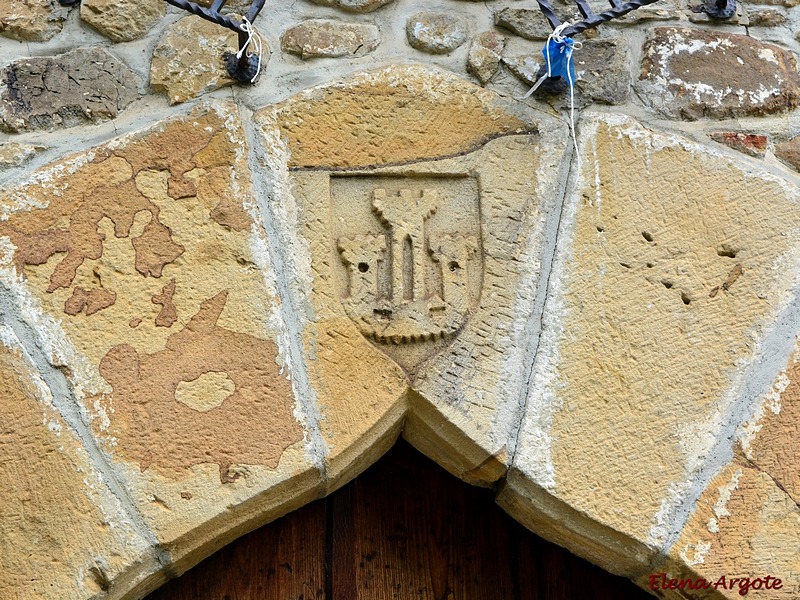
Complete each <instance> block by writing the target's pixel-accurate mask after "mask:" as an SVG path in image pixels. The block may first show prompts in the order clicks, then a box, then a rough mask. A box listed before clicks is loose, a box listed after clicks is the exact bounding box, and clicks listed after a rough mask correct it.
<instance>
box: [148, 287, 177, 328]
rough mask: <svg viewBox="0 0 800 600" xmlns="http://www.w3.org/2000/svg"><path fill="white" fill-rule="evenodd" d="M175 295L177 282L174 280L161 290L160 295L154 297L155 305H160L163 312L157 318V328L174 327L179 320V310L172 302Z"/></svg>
mask: <svg viewBox="0 0 800 600" xmlns="http://www.w3.org/2000/svg"><path fill="white" fill-rule="evenodd" d="M174 295H175V280H174V279H173V280H172V281H170V282H169V283H168V284H167V285H165V286H164V287H163V288H162V289H161V293H160V294H156V295H155V296H153V304H160V305H161V311H159V313H158V316H157V317H156V327H172V325H173V323H175V321H177V320H178V310H177V309H176V308H175V304H174V303H173V302H172V297H173V296H174Z"/></svg>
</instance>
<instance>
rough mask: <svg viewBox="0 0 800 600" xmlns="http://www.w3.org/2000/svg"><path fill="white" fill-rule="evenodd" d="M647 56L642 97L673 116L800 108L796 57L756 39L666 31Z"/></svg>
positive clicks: (657, 34)
mask: <svg viewBox="0 0 800 600" xmlns="http://www.w3.org/2000/svg"><path fill="white" fill-rule="evenodd" d="M643 53H644V58H643V59H642V72H641V75H640V77H639V82H638V88H639V91H640V95H641V97H642V99H643V100H644V102H645V103H646V104H648V105H649V106H651V107H652V108H654V109H656V110H658V111H659V112H662V113H664V114H665V115H668V116H671V117H676V118H682V119H689V120H694V119H699V118H701V117H717V118H730V117H739V116H763V115H768V114H773V113H781V112H785V111H787V110H791V109H793V108H796V107H797V106H798V105H800V75H798V72H797V61H796V59H795V57H794V56H793V55H792V54H791V53H790V52H788V51H786V50H784V49H783V48H779V47H778V46H775V45H773V44H767V43H764V42H760V41H758V40H757V39H756V38H753V37H749V36H744V35H737V34H733V33H724V32H720V31H705V30H698V29H677V28H670V27H662V28H656V29H654V30H653V32H652V35H651V37H650V39H649V40H648V41H647V42H646V43H645V45H644V49H643ZM734 74H735V76H734Z"/></svg>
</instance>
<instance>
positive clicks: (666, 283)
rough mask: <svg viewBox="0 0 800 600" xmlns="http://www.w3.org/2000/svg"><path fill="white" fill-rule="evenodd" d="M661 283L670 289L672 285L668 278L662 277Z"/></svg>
mask: <svg viewBox="0 0 800 600" xmlns="http://www.w3.org/2000/svg"><path fill="white" fill-rule="evenodd" d="M661 284H662V285H663V286H664V287H665V288H667V289H670V288H671V287H672V282H671V281H669V280H668V279H662V280H661Z"/></svg>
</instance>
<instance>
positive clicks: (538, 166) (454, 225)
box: [0, 66, 800, 598]
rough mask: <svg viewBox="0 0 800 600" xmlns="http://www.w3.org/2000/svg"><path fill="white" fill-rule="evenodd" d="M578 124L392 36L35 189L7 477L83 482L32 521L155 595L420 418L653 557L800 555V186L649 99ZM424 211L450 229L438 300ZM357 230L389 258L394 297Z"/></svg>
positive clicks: (584, 535) (62, 485) (474, 474)
mask: <svg viewBox="0 0 800 600" xmlns="http://www.w3.org/2000/svg"><path fill="white" fill-rule="evenodd" d="M570 144H571V141H570V139H569V135H568V129H567V127H566V126H565V125H564V124H563V123H561V122H559V121H557V120H556V119H554V118H552V117H550V116H547V115H545V114H543V113H540V112H537V111H535V110H533V109H531V108H529V107H527V106H523V105H521V104H519V103H517V102H514V101H511V100H508V99H506V98H502V97H500V96H498V95H497V94H494V93H492V92H489V91H487V90H484V89H482V88H478V87H477V86H474V85H473V84H470V83H468V82H465V81H464V80H462V79H460V78H458V77H456V76H454V75H451V74H446V73H444V72H440V71H435V70H430V69H427V68H423V67H417V66H393V67H388V68H385V69H382V70H379V71H375V72H370V73H366V74H361V75H357V76H354V77H352V78H350V79H348V80H346V81H343V82H340V83H336V84H332V85H328V86H323V87H321V88H316V89H313V90H309V91H306V92H302V93H300V94H298V95H297V96H294V97H293V98H291V99H289V100H287V101H285V102H282V103H280V104H277V105H273V106H269V107H266V108H263V109H262V110H260V111H258V112H257V113H256V114H255V115H254V117H253V119H252V121H251V120H250V119H242V118H241V117H240V114H239V109H237V107H236V106H234V105H232V104H225V103H207V104H203V105H200V106H199V107H197V108H195V109H194V110H193V111H192V112H191V113H190V114H187V115H184V116H181V117H179V118H176V119H172V120H169V121H167V122H164V123H161V124H159V125H158V126H156V127H154V128H152V129H150V130H147V131H145V132H142V133H139V134H136V135H133V136H129V137H126V138H123V139H121V140H117V141H114V142H112V143H109V144H106V145H104V146H101V147H98V148H94V149H92V150H91V151H87V152H84V153H81V154H77V155H75V156H73V157H70V158H67V159H64V160H63V161H60V162H59V163H57V164H55V165H51V166H49V167H44V168H43V169H41V170H40V171H38V172H37V173H36V174H34V175H32V176H31V177H30V179H29V180H27V181H24V182H21V183H19V184H18V185H16V186H14V187H12V188H10V189H7V190H3V191H2V193H0V206H2V210H3V215H4V217H5V218H4V219H3V220H1V221H0V241H1V242H2V248H3V258H2V262H0V268H1V269H2V271H0V278H1V281H2V293H1V294H0V301H2V307H3V311H2V328H1V329H0V334H2V335H0V340H2V342H3V346H4V348H5V349H4V351H3V352H4V353H3V357H4V358H3V360H4V363H3V367H2V368H3V371H2V373H3V380H2V381H3V386H4V392H5V394H4V402H8V404H9V407H10V408H9V411H8V414H10V415H12V421H13V423H14V425H12V426H10V427H9V428H8V430H7V433H6V432H4V433H5V434H6V435H8V436H9V440H10V442H9V443H6V444H4V445H2V446H0V447H2V448H3V451H4V452H6V453H7V455H8V457H9V460H8V461H4V464H6V465H10V466H6V473H5V474H6V479H8V480H9V481H10V482H12V484H11V487H10V489H11V490H12V493H11V495H10V497H12V498H19V499H20V501H21V505H24V504H25V503H24V502H22V500H23V499H25V498H29V497H30V498H32V499H33V500H32V501H33V504H32V505H31V506H32V507H33V508H32V510H34V511H35V510H45V509H46V510H50V509H51V508H52V506H53V505H58V502H57V500H56V497H57V494H56V493H55V490H58V489H63V490H67V492H66V493H65V494H64V497H65V498H68V499H69V501H68V502H66V504H65V505H64V514H63V515H61V516H58V517H57V518H54V519H53V520H44V521H41V520H39V521H37V519H26V518H22V517H21V515H20V513H19V512H13V511H12V513H11V518H12V519H15V520H17V521H21V523H23V524H24V526H21V527H20V528H19V530H17V531H16V534H15V536H14V537H13V539H10V540H9V541H8V542H7V543H9V544H11V545H12V546H14V545H15V544H18V545H19V548H28V547H29V546H30V543H31V540H32V539H38V538H37V536H43V537H44V539H46V540H47V543H49V544H51V545H52V547H53V548H55V549H57V550H58V551H59V552H62V553H64V552H65V549H66V548H70V550H69V552H67V553H66V556H67V560H65V561H63V562H62V563H61V565H60V566H59V573H58V577H57V578H56V579H54V580H53V581H56V582H57V584H58V585H59V586H61V587H60V589H63V590H64V593H65V595H66V596H74V597H93V596H96V597H109V598H123V597H133V596H136V595H138V594H141V593H143V592H145V591H147V590H149V589H152V588H153V587H154V586H156V585H158V583H159V582H161V581H163V579H164V578H165V577H166V575H167V574H171V573H175V572H181V571H183V570H185V569H187V568H189V567H190V566H191V565H193V564H195V563H196V562H198V561H199V560H200V559H202V558H203V557H205V556H207V555H209V554H210V553H211V552H213V551H215V550H216V549H217V548H219V547H220V546H221V545H223V544H224V543H226V542H227V541H229V540H231V539H233V538H235V537H237V536H238V535H241V534H242V533H244V532H245V531H248V530H250V529H252V528H254V527H256V526H257V525H259V524H261V523H264V522H266V521H268V520H271V519H274V518H277V517H278V516H280V515H282V514H284V513H286V512H288V511H290V510H292V509H293V508H296V507H298V506H301V505H303V504H305V503H307V502H308V501H310V500H311V499H314V498H317V497H319V496H321V495H325V494H327V493H329V492H331V491H332V490H334V489H336V488H337V487H339V486H341V485H343V484H344V483H346V482H347V481H349V480H351V479H352V478H353V477H355V476H356V475H357V474H358V473H359V472H361V471H362V470H363V469H365V468H366V467H367V466H369V465H370V464H372V462H374V461H375V460H376V459H377V458H378V456H380V455H381V454H382V452H383V451H384V450H385V449H386V448H388V447H389V446H391V444H392V443H393V442H394V440H395V439H396V438H397V437H398V436H399V435H401V433H402V435H403V436H404V437H405V438H406V439H408V440H409V441H410V442H411V443H412V444H413V445H415V446H416V447H417V448H418V449H419V450H421V451H422V452H423V453H425V454H426V455H428V456H430V457H431V458H433V459H434V460H435V461H436V462H437V463H439V464H440V465H442V466H443V467H444V468H446V469H447V470H448V471H450V472H451V473H453V474H455V475H456V476H458V477H460V478H461V479H463V480H465V481H467V482H469V483H472V484H476V485H484V486H495V485H498V486H499V496H498V501H499V502H500V503H501V505H502V506H503V507H504V508H505V509H506V510H507V511H508V512H509V513H510V514H511V515H512V516H513V517H514V518H516V519H517V520H519V521H520V522H521V523H523V524H525V525H526V526H528V527H530V528H531V529H533V530H534V531H537V532H539V533H540V534H542V535H544V537H547V538H549V539H553V540H555V541H557V542H558V543H560V544H562V545H564V546H566V547H568V548H570V549H571V550H573V551H574V552H576V553H577V554H579V555H582V556H585V557H587V558H589V559H590V560H592V561H593V562H595V563H597V564H600V565H601V566H603V567H604V568H606V569H608V570H610V571H612V572H615V573H618V574H623V575H626V576H628V577H630V578H632V579H634V580H635V581H637V582H638V583H640V585H643V586H646V585H648V581H649V580H648V578H649V575H650V574H651V573H654V572H659V571H665V572H669V573H675V574H676V577H677V576H678V575H680V576H684V575H685V576H686V577H694V576H700V577H705V576H708V577H709V578H711V579H714V580H716V579H717V577H714V574H716V573H718V572H719V573H720V574H730V575H734V576H736V575H740V573H739V571H744V572H746V573H752V574H753V575H754V576H759V575H761V574H762V571H764V572H763V574H764V575H766V574H770V575H773V576H776V574H784V577H785V578H786V579H787V581H788V580H789V579H790V578H791V577H793V576H795V575H797V573H798V559H797V553H796V545H793V544H792V540H796V539H797V533H798V527H800V525H798V508H797V502H796V498H797V495H796V494H797V480H796V471H795V472H788V471H786V470H785V468H784V465H785V464H787V463H788V464H796V462H795V463H792V462H791V461H792V460H795V459H796V455H795V454H792V453H793V452H794V450H793V449H792V448H791V444H789V443H788V442H787V440H789V439H790V438H791V436H792V435H793V432H794V431H796V423H797V420H796V410H795V408H794V405H795V404H796V402H795V400H794V395H795V391H794V387H793V383H792V382H793V381H794V379H793V377H794V371H793V368H794V367H793V365H794V363H793V362H792V361H790V356H791V352H792V343H793V341H794V340H793V338H792V336H787V335H785V333H782V331H781V330H780V328H779V327H777V328H776V323H782V322H784V321H787V320H788V321H789V322H792V323H794V322H795V321H794V318H795V316H796V310H797V309H796V298H795V272H796V266H797V257H798V240H797V238H796V231H798V230H800V227H798V225H799V224H798V222H797V221H798V216H797V210H796V209H797V202H798V193H797V189H796V187H794V186H793V185H792V184H790V183H789V182H788V181H786V180H784V179H780V178H778V177H776V176H774V175H770V174H768V173H766V172H765V171H764V170H763V169H761V170H759V169H758V168H756V167H753V166H752V165H749V164H742V162H741V161H740V160H738V159H732V158H730V157H727V156H724V157H723V156H720V155H719V154H718V153H716V152H713V151H710V150H709V149H708V148H705V147H703V146H701V145H699V144H696V143H693V142H691V141H690V140H688V139H686V138H682V137H678V136H675V135H673V134H665V133H659V132H654V131H652V130H649V129H647V128H645V127H644V126H642V125H641V124H639V123H638V122H637V121H635V120H634V119H632V118H630V117H627V116H624V115H620V114H606V113H587V114H585V115H584V116H583V117H582V121H581V133H580V140H579V151H580V153H581V157H582V160H581V165H582V168H583V170H582V171H581V172H580V173H572V174H571V175H569V177H568V173H567V172H566V168H565V165H569V164H570V160H569V156H568V153H569V151H570V150H569V148H570ZM174 148H182V149H184V152H182V153H180V154H178V153H175V152H173V151H172V150H173V149H174ZM617 165H624V166H625V168H624V169H619V168H617ZM715 181H724V182H725V185H724V186H717V187H714V182H715ZM376 190H382V192H381V193H377V192H376ZM709 190H710V191H709ZM434 192H435V193H434ZM396 199H399V200H396ZM391 202H395V203H398V202H400V203H402V205H403V206H407V207H409V210H407V211H396V210H395V211H391V210H389V208H387V207H388V206H389V204H390V203H391ZM378 213H380V214H378ZM390 213H392V215H391V216H390ZM414 219H416V220H414ZM412 220H413V222H412ZM395 226H397V227H398V228H400V227H401V226H402V227H404V228H406V229H408V230H411V229H413V231H414V232H416V233H415V234H414V235H416V236H417V240H416V242H415V243H417V244H418V245H417V248H418V249H422V250H424V251H425V252H427V253H428V254H427V255H426V254H424V253H422V254H421V253H420V252H417V254H416V255H415V257H414V260H415V261H419V262H415V268H414V270H413V273H414V278H415V281H414V286H415V287H414V290H415V292H414V294H413V295H410V296H409V295H403V294H399V295H395V294H394V291H395V288H393V285H395V283H393V282H397V281H402V280H403V278H402V277H394V278H392V276H391V273H392V271H391V268H390V267H391V265H390V264H389V263H390V261H392V260H395V259H396V256H395V257H393V255H392V249H391V235H390V229H391V228H392V227H395ZM645 233H646V235H645ZM382 235H385V239H386V244H384V246H386V247H387V248H388V249H384V248H383V246H381V244H374V243H372V242H374V241H375V240H376V239H378V238H379V237H380V236H382ZM370 236H371V237H370ZM420 236H424V237H426V238H427V239H426V240H425V241H423V240H422V239H420ZM370 240H372V241H370ZM345 241H346V242H347V243H344V242H345ZM345 247H347V248H348V249H349V250H348V251H352V252H354V253H356V252H361V253H363V254H364V255H365V256H366V255H369V256H370V257H371V258H370V259H369V261H373V263H370V262H369V261H365V262H367V264H375V265H376V266H375V268H376V270H377V273H375V274H373V275H374V277H375V279H374V280H372V279H370V280H369V281H368V285H369V286H374V289H372V290H371V291H370V293H369V294H367V295H366V296H359V295H358V293H356V292H355V291H354V290H357V289H362V288H363V286H362V287H359V286H354V285H353V280H352V277H355V276H356V275H355V273H354V272H353V270H352V269H351V270H349V271H348V264H350V263H349V262H348V260H349V259H348V258H347V257H346V256H344V257H343V256H342V252H343V250H342V249H343V248H345ZM720 248H721V249H722V250H720ZM732 255H733V256H732ZM456 256H458V257H460V258H458V259H453V260H451V259H452V258H453V257H456ZM358 261H359V262H361V259H358ZM449 262H455V263H457V265H458V267H457V268H454V269H453V270H452V271H450V270H449V269H447V270H445V269H441V265H442V264H443V263H447V264H449ZM356 264H358V263H356ZM381 265H382V266H381ZM462 267H463V268H462ZM367 272H368V271H367ZM416 277H419V278H420V279H419V280H416ZM664 281H668V282H669V283H670V285H667V284H665V283H664ZM362 283H363V282H362ZM715 290H716V291H715ZM401 296H402V300H401V299H400V297H401ZM687 300H688V302H687ZM701 342H702V343H701ZM765 354H766V355H767V356H768V358H767V359H764V358H763V356H764V355H765ZM787 362H790V367H789V368H788V369H789V370H788V371H786V372H784V373H783V374H782V375H778V374H779V373H781V369H783V368H784V365H785V364H786V363H787ZM689 372H691V374H692V376H691V377H689V376H687V375H686V374H687V373H689ZM773 379H775V381H776V383H775V384H774V386H773V383H772V382H773ZM770 386H773V387H770ZM767 409H770V410H769V411H768V410H767ZM42 415H44V417H42ZM773 416H774V417H773ZM39 423H42V424H43V426H40V425H39ZM30 448H34V449H35V450H36V451H35V452H32V453H29V452H27V449H30ZM32 467H33V468H32ZM26 471H29V472H35V473H37V474H41V475H40V476H39V475H36V476H31V475H30V474H29V473H26ZM23 473H25V474H23ZM76 473H80V475H79V476H78V477H76ZM48 498H49V499H51V500H52V502H51V500H48V501H47V502H45V503H44V504H42V502H43V499H48ZM87 499H88V500H87ZM48 506H49V508H48ZM734 509H736V510H735V511H734ZM787 531H788V533H786V532H787ZM97 532H99V533H97ZM75 539H77V540H79V541H80V543H79V544H77V545H75V544H74V540H75ZM731 540H735V541H738V542H745V541H747V542H751V543H750V544H749V545H748V547H749V548H751V549H752V551H745V550H743V551H742V553H741V554H737V553H735V552H733V551H731V550H730V548H731V547H733V546H736V544H735V543H734V544H731ZM26 544H27V545H26ZM758 548H763V550H759V549H758ZM11 551H13V552H18V550H14V548H11ZM748 552H750V553H748ZM15 556H16V554H15ZM13 560H14V561H15V562H14V563H13V565H14V567H15V568H18V569H19V573H22V574H24V573H27V571H26V568H27V567H24V566H23V561H22V559H21V558H20V557H17V558H15V559H13ZM726 570H730V571H731V572H730V573H727V572H726V573H722V572H721V571H726ZM735 570H738V571H736V572H734V571H735ZM766 570H770V572H769V573H766ZM15 577H16V575H15ZM795 581H797V580H796V579H795ZM12 582H13V583H12V585H20V586H27V587H26V588H25V589H27V590H31V593H41V589H42V588H41V586H42V585H45V583H44V582H43V581H38V580H37V581H34V582H33V583H30V582H23V581H22V580H21V579H20V581H18V582H17V581H16V580H14V579H12ZM787 589H788V588H787ZM665 593H667V594H668V593H669V592H665ZM684 593H685V591H684ZM787 593H789V592H787ZM792 593H793V592H792ZM787 597H788V596H787Z"/></svg>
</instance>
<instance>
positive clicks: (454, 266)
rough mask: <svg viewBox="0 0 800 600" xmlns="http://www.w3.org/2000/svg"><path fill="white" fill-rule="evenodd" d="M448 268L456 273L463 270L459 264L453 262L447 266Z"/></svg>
mask: <svg viewBox="0 0 800 600" xmlns="http://www.w3.org/2000/svg"><path fill="white" fill-rule="evenodd" d="M447 268H448V269H450V270H451V271H456V270H458V269H460V268H461V265H460V264H458V263H457V262H456V261H454V260H451V261H450V264H449V265H447Z"/></svg>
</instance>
